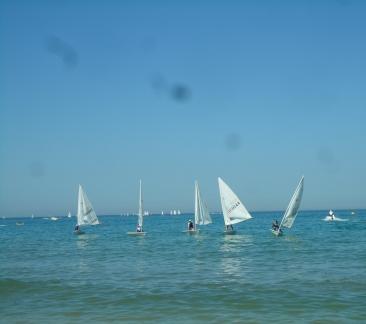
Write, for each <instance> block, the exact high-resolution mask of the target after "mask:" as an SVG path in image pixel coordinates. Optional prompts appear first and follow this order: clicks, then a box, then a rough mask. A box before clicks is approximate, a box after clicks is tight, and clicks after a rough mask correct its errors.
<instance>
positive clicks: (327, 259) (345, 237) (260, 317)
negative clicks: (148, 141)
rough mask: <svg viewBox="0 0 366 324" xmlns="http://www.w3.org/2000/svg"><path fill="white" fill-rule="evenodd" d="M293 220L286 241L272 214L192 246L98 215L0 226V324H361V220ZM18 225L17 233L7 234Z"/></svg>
mask: <svg viewBox="0 0 366 324" xmlns="http://www.w3.org/2000/svg"><path fill="white" fill-rule="evenodd" d="M326 214H327V212H326V211H316V212H300V214H299V216H298V217H297V219H296V222H295V224H294V227H293V228H292V229H291V230H288V231H286V235H285V236H284V237H280V238H277V237H274V236H273V235H272V234H271V232H270V230H269V228H270V226H271V221H272V219H273V218H278V219H280V217H281V213H278V212H268V213H253V217H254V218H253V219H252V220H250V221H247V222H244V223H241V224H239V225H237V226H236V229H237V231H238V234H237V235H233V236H228V235H227V236H225V235H223V234H222V230H223V219H222V216H221V215H216V216H213V221H214V224H212V225H209V226H206V227H202V232H201V233H200V234H199V235H197V236H190V235H187V234H184V233H182V230H184V229H185V226H186V222H187V220H188V218H190V217H192V215H181V216H149V217H146V218H145V226H144V228H145V230H146V231H147V232H148V234H147V235H146V237H130V236H127V235H126V232H127V231H130V230H134V228H135V223H136V217H132V216H130V217H120V216H101V217H100V220H101V222H102V224H101V225H100V226H95V227H91V228H88V229H87V234H85V235H80V236H75V235H73V234H72V231H73V227H74V223H75V218H74V217H73V218H72V219H68V218H62V219H59V220H58V221H50V220H44V219H41V218H35V219H29V218H27V219H26V218H23V219H9V218H8V219H4V220H3V219H0V225H6V226H0V251H1V252H0V253H1V254H0V313H1V318H0V322H3V323H13V322H19V323H40V322H48V323H50V322H52V323H58V322H60V323H61V322H62V323H64V322H67V323H73V322H81V321H82V322H87V321H89V322H107V321H109V322H122V321H124V322H144V321H145V322H165V323H172V322H177V323H185V322H204V321H209V322H213V323H222V322H227V323H244V322H245V323H271V322H277V323H293V322H296V323H302V322H304V323H309V322H313V323H342V322H344V323H348V322H355V323H356V322H357V323H358V322H366V211H357V213H356V215H354V216H352V215H351V213H350V211H340V212H337V216H339V217H342V218H348V221H346V222H333V223H331V222H324V221H322V218H324V216H325V215H326ZM16 222H24V226H16Z"/></svg>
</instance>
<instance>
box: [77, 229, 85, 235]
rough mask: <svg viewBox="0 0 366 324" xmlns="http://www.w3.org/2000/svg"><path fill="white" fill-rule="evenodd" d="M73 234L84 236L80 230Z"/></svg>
mask: <svg viewBox="0 0 366 324" xmlns="http://www.w3.org/2000/svg"><path fill="white" fill-rule="evenodd" d="M74 234H75V235H82V234H85V232H83V231H82V230H76V231H74Z"/></svg>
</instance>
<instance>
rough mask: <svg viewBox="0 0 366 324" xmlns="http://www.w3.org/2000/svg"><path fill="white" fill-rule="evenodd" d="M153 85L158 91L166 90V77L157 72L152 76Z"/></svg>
mask: <svg viewBox="0 0 366 324" xmlns="http://www.w3.org/2000/svg"><path fill="white" fill-rule="evenodd" d="M151 87H152V88H153V89H154V91H156V92H162V91H164V90H166V88H167V84H166V81H165V79H164V77H163V76H162V75H161V74H156V75H154V76H153V77H152V78H151Z"/></svg>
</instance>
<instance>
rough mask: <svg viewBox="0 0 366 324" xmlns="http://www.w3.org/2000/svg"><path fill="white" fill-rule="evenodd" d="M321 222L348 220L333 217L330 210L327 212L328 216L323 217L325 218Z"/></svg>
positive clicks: (333, 214)
mask: <svg viewBox="0 0 366 324" xmlns="http://www.w3.org/2000/svg"><path fill="white" fill-rule="evenodd" d="M323 221H325V222H346V221H348V218H347V219H344V218H339V217H337V216H336V215H335V213H334V212H333V210H331V209H330V210H329V212H328V215H327V216H325V218H323Z"/></svg>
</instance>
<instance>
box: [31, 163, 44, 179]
mask: <svg viewBox="0 0 366 324" xmlns="http://www.w3.org/2000/svg"><path fill="white" fill-rule="evenodd" d="M45 171H46V170H45V166H44V164H43V163H42V162H40V161H34V162H31V163H30V164H29V173H30V175H31V177H33V178H41V177H43V176H44V175H45Z"/></svg>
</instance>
